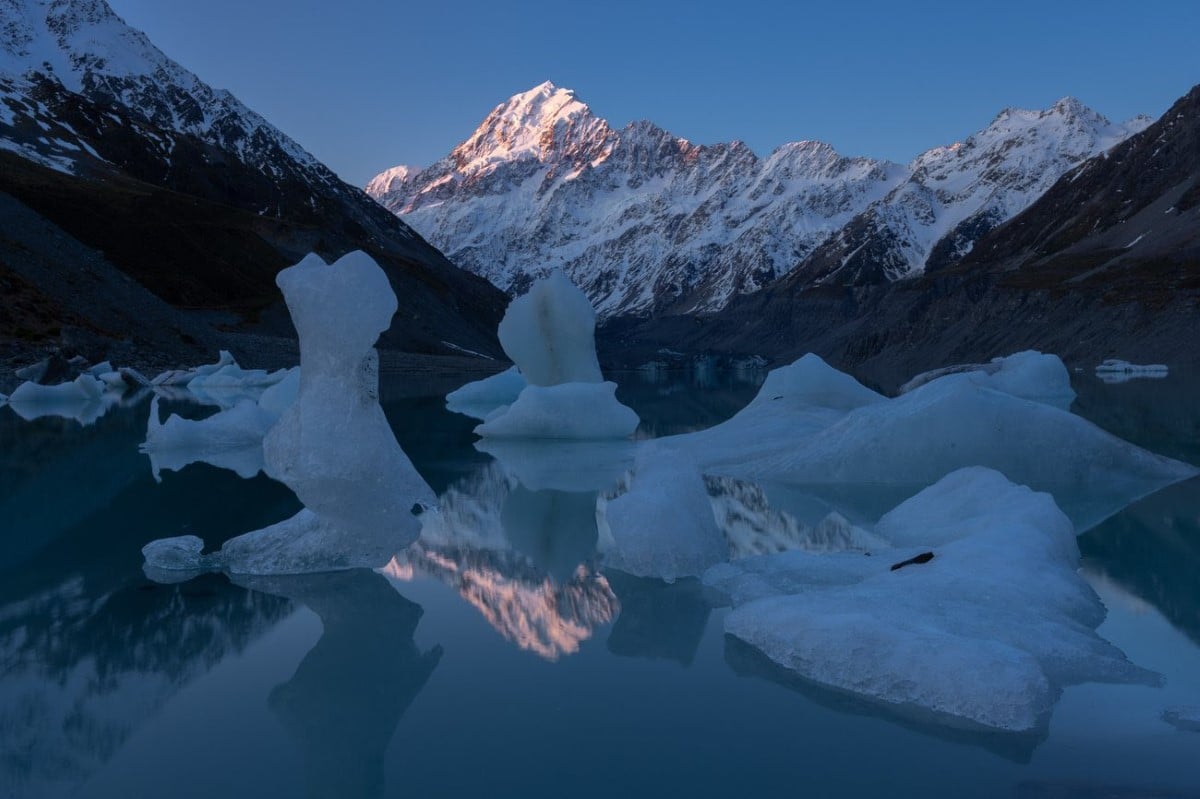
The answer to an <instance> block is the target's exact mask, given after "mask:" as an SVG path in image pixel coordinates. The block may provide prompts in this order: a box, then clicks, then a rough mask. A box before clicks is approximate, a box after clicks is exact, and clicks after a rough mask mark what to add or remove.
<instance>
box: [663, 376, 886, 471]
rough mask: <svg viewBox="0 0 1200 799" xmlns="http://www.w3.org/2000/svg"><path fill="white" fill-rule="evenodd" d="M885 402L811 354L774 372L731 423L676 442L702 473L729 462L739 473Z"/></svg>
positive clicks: (681, 437)
mask: <svg viewBox="0 0 1200 799" xmlns="http://www.w3.org/2000/svg"><path fill="white" fill-rule="evenodd" d="M887 401H888V400H887V398H886V397H884V396H882V395H881V394H876V393H875V392H874V391H871V390H870V389H869V388H867V387H865V386H863V385H862V384H861V383H859V382H858V381H857V380H855V379H854V378H853V377H851V376H850V375H847V374H843V373H842V372H839V371H837V370H836V369H834V368H833V367H832V366H830V365H828V364H827V363H825V361H823V360H821V358H820V357H818V356H816V355H813V354H812V353H809V354H808V355H805V356H804V357H802V358H800V359H799V360H797V361H796V362H795V363H792V364H790V365H788V366H783V367H780V368H778V369H774V370H772V371H771V373H770V374H768V375H767V378H766V380H765V381H764V383H763V385H762V387H761V388H760V389H759V391H758V394H757V395H755V397H754V399H753V400H751V401H750V403H749V404H748V405H747V406H746V407H745V408H743V409H742V410H740V411H739V412H738V413H736V414H735V415H734V416H733V417H732V418H731V419H729V420H728V421H726V422H723V423H722V424H719V425H717V426H715V427H711V428H709V429H707V430H703V431H700V432H698V433H688V434H685V435H681V436H676V437H673V438H672V440H673V441H675V442H678V443H679V444H681V445H683V446H684V447H686V448H688V449H689V451H690V452H692V453H693V457H694V459H695V460H696V461H697V463H699V464H700V465H701V466H702V471H704V472H706V473H707V472H709V471H713V470H719V469H720V468H721V467H724V466H728V467H729V472H728V473H729V474H730V475H731V476H735V477H736V476H740V474H739V472H740V470H741V467H742V466H744V465H745V464H749V463H754V462H756V461H757V460H758V459H760V458H762V457H767V456H771V455H775V454H777V453H779V452H783V451H789V450H791V449H793V448H795V447H797V446H800V445H801V444H802V443H803V442H804V441H805V440H807V439H808V438H810V437H811V436H812V435H813V434H814V433H816V432H818V431H820V430H823V429H825V428H827V427H829V426H831V425H832V424H834V423H835V422H837V421H838V420H840V419H842V418H844V417H845V416H846V414H847V413H849V412H850V411H851V410H852V409H857V408H864V407H868V406H874V405H878V404H882V403H886V402H887ZM722 473H725V472H722Z"/></svg>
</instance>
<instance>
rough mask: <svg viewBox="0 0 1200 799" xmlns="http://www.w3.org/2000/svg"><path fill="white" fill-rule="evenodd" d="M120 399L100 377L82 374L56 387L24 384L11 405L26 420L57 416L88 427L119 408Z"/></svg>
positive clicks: (20, 386) (16, 391) (13, 397)
mask: <svg viewBox="0 0 1200 799" xmlns="http://www.w3.org/2000/svg"><path fill="white" fill-rule="evenodd" d="M120 396H121V392H113V391H109V390H108V386H106V385H105V384H104V381H102V380H100V379H99V378H97V377H94V376H93V375H91V374H81V375H79V376H78V377H76V378H75V379H74V380H73V381H71V382H69V383H62V384H60V385H57V386H43V385H40V384H38V383H34V382H25V383H22V384H21V385H19V386H17V388H16V390H14V391H13V393H12V394H11V395H10V396H9V397H8V405H9V407H11V408H12V409H13V411H14V412H16V414H17V415H18V416H20V417H21V418H22V419H25V420H27V421H32V420H33V419H38V418H41V417H43V416H58V417H61V418H64V419H74V420H75V421H77V422H79V423H80V424H84V425H89V424H92V423H93V422H95V421H96V420H97V419H99V418H100V417H101V416H103V415H104V414H105V413H107V412H108V410H109V409H110V408H111V407H113V406H114V405H116V404H117V403H118V402H119V400H120Z"/></svg>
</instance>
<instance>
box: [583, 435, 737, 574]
mask: <svg viewBox="0 0 1200 799" xmlns="http://www.w3.org/2000/svg"><path fill="white" fill-rule="evenodd" d="M604 522H605V536H604V539H605V543H604V546H603V547H602V549H603V551H604V563H605V565H606V566H608V567H611V568H614V569H619V570H621V571H624V572H628V573H629V574H633V575H636V576H638V577H658V578H662V579H664V580H668V581H670V580H674V579H676V578H678V577H698V576H699V575H701V574H703V573H704V570H705V569H707V568H708V567H709V566H712V565H714V564H716V563H720V562H721V561H723V560H726V559H727V558H728V557H729V544H728V542H727V541H726V539H725V536H724V535H723V534H722V533H721V530H720V528H718V527H717V523H716V520H715V519H714V518H713V508H712V503H711V502H710V500H709V497H708V490H707V488H706V487H705V484H704V478H703V477H701V475H700V472H699V471H698V470H697V469H696V467H695V466H694V465H693V464H692V463H690V462H689V461H688V457H687V453H685V452H679V451H674V450H672V449H670V448H667V447H659V446H655V444H653V443H651V444H647V445H644V446H643V447H642V448H641V450H640V451H639V452H638V457H637V461H636V462H635V464H634V467H633V474H632V476H631V478H630V485H629V490H628V491H626V492H625V493H623V494H621V495H620V496H618V497H616V498H614V499H611V500H609V501H608V502H607V504H606V507H605V508H604Z"/></svg>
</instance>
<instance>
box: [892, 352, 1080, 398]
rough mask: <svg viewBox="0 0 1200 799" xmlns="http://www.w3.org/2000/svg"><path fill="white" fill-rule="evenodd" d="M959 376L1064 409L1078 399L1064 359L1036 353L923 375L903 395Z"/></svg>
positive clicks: (910, 381) (961, 365)
mask: <svg viewBox="0 0 1200 799" xmlns="http://www.w3.org/2000/svg"><path fill="white" fill-rule="evenodd" d="M958 374H967V375H969V377H967V378H965V379H967V380H969V381H970V382H972V383H974V384H975V385H977V386H982V387H984V388H990V389H994V390H996V391H1003V392H1004V393H1005V394H1012V395H1013V396H1014V397H1023V398H1025V399H1031V400H1038V401H1042V402H1046V403H1047V404H1050V405H1054V406H1056V407H1059V408H1062V409H1063V410H1066V409H1068V408H1070V407H1071V403H1072V402H1073V401H1074V399H1075V390H1074V389H1072V388H1071V375H1070V373H1069V372H1068V371H1067V367H1066V366H1065V365H1064V364H1063V362H1062V359H1060V358H1059V357H1058V356H1057V355H1047V354H1044V353H1040V352H1036V351H1034V350H1025V351H1024V352H1018V353H1016V354H1014V355H1009V356H1008V357H1005V358H993V359H992V360H991V362H990V363H968V364H959V365H956V366H946V367H943V368H941V369H934V370H932V371H929V372H922V373H921V374H919V375H917V376H916V377H914V378H913V379H912V380H909V381H908V382H907V383H905V384H904V385H903V386H901V387H900V393H901V394H907V393H909V392H911V391H915V390H916V389H918V388H920V387H921V386H924V385H926V384H927V383H931V382H933V381H934V380H939V379H942V378H946V377H949V376H950V375H958Z"/></svg>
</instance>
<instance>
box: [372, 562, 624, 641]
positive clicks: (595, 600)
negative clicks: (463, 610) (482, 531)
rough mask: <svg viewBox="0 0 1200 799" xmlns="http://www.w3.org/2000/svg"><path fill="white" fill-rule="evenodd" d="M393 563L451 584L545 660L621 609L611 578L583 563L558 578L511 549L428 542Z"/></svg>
mask: <svg viewBox="0 0 1200 799" xmlns="http://www.w3.org/2000/svg"><path fill="white" fill-rule="evenodd" d="M393 564H394V565H393ZM393 564H389V567H390V568H391V569H393V570H400V571H401V572H402V571H403V570H404V568H405V566H406V565H411V566H412V567H413V568H415V569H416V570H417V571H420V572H422V573H424V574H428V575H430V576H431V577H436V578H437V579H439V580H441V581H442V582H444V583H446V584H447V585H450V586H452V587H453V588H455V590H457V591H458V593H459V594H461V595H462V597H463V599H465V600H467V601H468V602H470V603H471V604H472V605H474V606H475V607H476V608H477V609H478V610H479V612H480V613H482V614H483V617H484V618H485V619H487V622H488V624H490V625H492V627H494V628H495V629H496V631H497V632H499V633H500V634H501V635H503V636H504V637H505V638H507V639H508V640H510V641H512V642H513V643H515V644H516V645H517V646H519V647H520V648H521V649H525V650H528V651H531V652H534V653H535V654H537V655H539V656H541V657H543V658H546V659H547V660H557V659H558V658H559V657H561V656H562V655H571V654H574V653H575V652H577V651H579V645H580V644H581V643H582V642H583V641H586V640H587V639H588V638H590V637H591V635H592V630H593V629H595V628H596V627H598V626H600V625H602V624H607V623H609V622H611V621H612V620H613V618H615V617H616V615H617V613H618V611H619V610H620V603H619V602H618V601H617V597H616V595H614V594H613V592H612V589H611V588H610V587H609V585H608V580H606V579H605V578H604V576H603V575H601V574H598V573H596V572H594V571H592V570H591V569H590V568H588V567H587V566H584V565H581V566H579V568H577V569H576V570H575V572H574V574H572V575H571V577H570V578H569V579H567V580H565V581H563V582H561V583H556V582H555V581H554V580H553V579H551V578H550V577H548V576H547V575H546V574H545V573H544V572H542V571H541V570H540V569H538V568H537V567H535V566H533V565H531V564H530V563H529V562H528V561H526V560H525V558H523V557H521V556H519V555H517V554H516V553H513V552H508V551H502V552H496V551H492V550H485V549H464V548H459V547H434V546H431V545H429V544H426V543H424V542H418V543H416V544H414V545H413V546H412V547H410V548H409V549H408V550H406V551H405V552H404V553H403V555H402V556H397V558H396V559H395V561H393Z"/></svg>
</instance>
